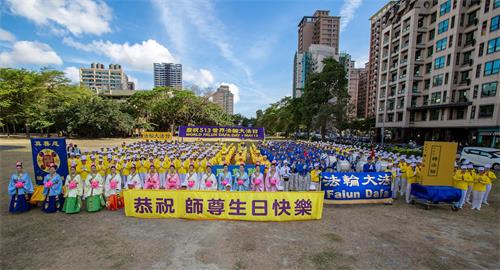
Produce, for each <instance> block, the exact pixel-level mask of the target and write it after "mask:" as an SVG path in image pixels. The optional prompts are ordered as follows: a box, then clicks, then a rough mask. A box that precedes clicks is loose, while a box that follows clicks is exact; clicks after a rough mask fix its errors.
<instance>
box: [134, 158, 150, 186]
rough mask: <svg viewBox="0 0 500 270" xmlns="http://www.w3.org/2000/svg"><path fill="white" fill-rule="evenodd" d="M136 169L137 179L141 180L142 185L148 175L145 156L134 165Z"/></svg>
mask: <svg viewBox="0 0 500 270" xmlns="http://www.w3.org/2000/svg"><path fill="white" fill-rule="evenodd" d="M136 167H137V172H138V173H139V178H141V181H142V182H143V184H144V181H146V175H147V174H148V169H149V168H148V167H146V156H141V159H140V160H139V162H138V163H137V164H136Z"/></svg>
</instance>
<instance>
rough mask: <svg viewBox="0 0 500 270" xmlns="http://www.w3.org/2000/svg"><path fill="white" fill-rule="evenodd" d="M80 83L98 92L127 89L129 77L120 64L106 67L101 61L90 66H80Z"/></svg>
mask: <svg viewBox="0 0 500 270" xmlns="http://www.w3.org/2000/svg"><path fill="white" fill-rule="evenodd" d="M80 85H81V86H84V87H87V88H89V89H91V90H93V91H96V92H99V91H114V90H127V89H128V77H127V75H126V74H125V72H124V71H123V69H122V67H121V66H120V65H118V64H110V65H109V69H106V68H105V67H104V65H103V64H101V63H92V64H90V68H80Z"/></svg>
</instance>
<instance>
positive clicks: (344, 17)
mask: <svg viewBox="0 0 500 270" xmlns="http://www.w3.org/2000/svg"><path fill="white" fill-rule="evenodd" d="M362 2H363V0H344V4H343V5H342V8H341V9H340V32H342V31H344V30H345V28H346V27H347V25H348V24H349V23H350V22H351V20H352V19H353V18H354V15H355V12H356V10H357V9H358V8H359V6H361V3H362Z"/></svg>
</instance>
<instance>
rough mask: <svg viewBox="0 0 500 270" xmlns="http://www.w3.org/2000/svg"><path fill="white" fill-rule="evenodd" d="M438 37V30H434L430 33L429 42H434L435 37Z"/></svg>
mask: <svg viewBox="0 0 500 270" xmlns="http://www.w3.org/2000/svg"><path fill="white" fill-rule="evenodd" d="M435 35H436V30H434V29H432V30H431V31H429V41H431V40H434V36H435Z"/></svg>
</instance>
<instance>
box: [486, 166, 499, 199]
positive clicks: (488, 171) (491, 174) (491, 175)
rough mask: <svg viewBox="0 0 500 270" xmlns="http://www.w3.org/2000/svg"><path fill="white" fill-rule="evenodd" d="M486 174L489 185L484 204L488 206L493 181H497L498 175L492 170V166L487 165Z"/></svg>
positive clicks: (487, 185)
mask: <svg viewBox="0 0 500 270" xmlns="http://www.w3.org/2000/svg"><path fill="white" fill-rule="evenodd" d="M484 173H485V174H486V175H487V176H488V178H489V183H488V184H486V192H485V193H484V198H483V203H484V204H486V205H488V195H489V194H490V190H491V185H492V183H493V181H494V180H496V179H497V175H496V174H495V172H494V171H492V170H491V164H486V165H485V166H484Z"/></svg>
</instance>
